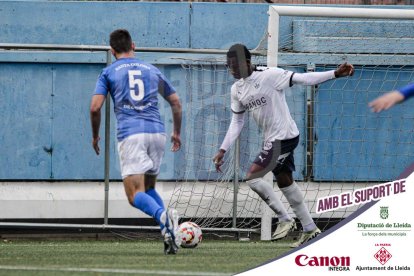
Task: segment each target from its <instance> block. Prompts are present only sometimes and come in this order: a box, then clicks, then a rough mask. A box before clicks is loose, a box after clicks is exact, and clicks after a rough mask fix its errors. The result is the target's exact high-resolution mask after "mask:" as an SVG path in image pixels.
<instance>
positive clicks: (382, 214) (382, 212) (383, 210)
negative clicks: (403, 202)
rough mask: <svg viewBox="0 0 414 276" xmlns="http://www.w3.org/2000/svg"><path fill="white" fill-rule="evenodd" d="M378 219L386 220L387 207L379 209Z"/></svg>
mask: <svg viewBox="0 0 414 276" xmlns="http://www.w3.org/2000/svg"><path fill="white" fill-rule="evenodd" d="M380 208H381V209H380V217H381V218H382V219H387V218H388V206H387V207H380Z"/></svg>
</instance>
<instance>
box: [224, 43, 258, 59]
mask: <svg viewBox="0 0 414 276" xmlns="http://www.w3.org/2000/svg"><path fill="white" fill-rule="evenodd" d="M242 54H244V56H245V57H246V59H248V60H250V59H251V58H252V54H251V53H250V51H249V50H248V49H247V48H246V46H244V45H243V44H234V45H233V46H231V47H230V49H229V50H228V51H227V58H232V57H238V56H240V55H242Z"/></svg>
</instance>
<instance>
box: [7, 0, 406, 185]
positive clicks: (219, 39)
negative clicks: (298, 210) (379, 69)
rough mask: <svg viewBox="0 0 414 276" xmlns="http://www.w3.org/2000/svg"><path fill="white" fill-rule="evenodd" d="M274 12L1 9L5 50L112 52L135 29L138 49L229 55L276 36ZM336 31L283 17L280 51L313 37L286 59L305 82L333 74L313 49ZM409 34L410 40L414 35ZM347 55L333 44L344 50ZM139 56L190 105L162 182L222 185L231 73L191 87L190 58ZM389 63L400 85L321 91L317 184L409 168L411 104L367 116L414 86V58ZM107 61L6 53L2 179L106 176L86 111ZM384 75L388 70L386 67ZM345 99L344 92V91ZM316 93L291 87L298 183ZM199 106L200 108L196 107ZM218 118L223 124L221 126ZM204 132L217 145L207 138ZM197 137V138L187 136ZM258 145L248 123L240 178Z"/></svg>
mask: <svg viewBox="0 0 414 276" xmlns="http://www.w3.org/2000/svg"><path fill="white" fill-rule="evenodd" d="M267 10H268V5H266V4H256V5H255V4H248V5H243V4H214V3H192V4H191V5H190V4H189V3H154V2H152V3H143V2H41V1H27V2H25V1H16V2H14V1H1V2H0V26H1V28H0V42H1V43H30V44H36V43H38V44H78V45H80V44H86V45H107V44H108V34H109V33H110V32H111V31H112V30H113V29H116V28H127V29H129V30H130V31H131V34H132V36H133V38H134V40H135V41H136V43H137V46H138V47H168V48H213V49H227V48H228V47H229V46H230V45H232V44H234V43H236V42H242V43H244V44H246V45H247V46H248V47H249V48H254V47H255V46H256V45H257V44H258V43H259V42H260V40H261V39H262V38H263V35H264V33H265V30H266V28H267V20H268V18H267ZM341 24H354V25H355V26H359V25H360V24H359V23H349V22H347V23H341ZM404 24H406V25H408V28H413V26H414V24H412V22H406V23H404ZM385 25H386V24H385V22H382V23H381V22H377V23H375V24H374V27H373V28H374V30H375V32H376V33H378V34H379V35H380V34H381V31H384V30H385V31H389V30H388V29H387V27H384V26H385ZM292 26H295V27H294V28H292ZM315 26H317V27H315ZM356 28H357V27H356ZM357 29H358V32H357V35H358V36H359V37H361V38H363V37H364V36H366V35H367V33H371V32H372V29H367V30H364V28H362V27H361V28H357ZM329 32H330V29H329V28H327V27H326V23H324V22H320V21H312V19H306V20H301V19H299V20H297V19H295V20H293V19H292V18H290V17H287V18H284V19H283V20H282V22H281V41H282V43H283V41H285V40H286V39H287V38H288V37H290V36H291V35H292V34H294V35H295V36H296V37H306V39H307V41H308V42H309V43H301V41H302V40H300V41H298V42H297V43H295V45H294V46H295V47H296V48H294V49H293V48H292V50H295V51H301V52H303V53H305V55H303V56H301V57H299V58H298V56H297V55H293V54H292V55H291V54H284V55H282V56H281V57H280V61H281V62H282V63H286V64H289V63H293V64H298V65H300V66H297V67H295V68H293V67H292V68H288V69H290V70H294V71H299V72H304V70H305V68H306V64H308V63H315V64H316V67H317V69H318V70H325V69H327V68H325V67H321V66H320V65H318V64H319V63H320V61H321V57H320V56H318V55H315V54H312V52H314V50H315V49H325V50H326V51H329V50H331V49H330V48H329V47H331V46H332V45H336V44H334V43H336V42H337V41H338V38H335V37H334V38H331V39H330V40H328V41H326V42H325V43H323V42H321V41H319V40H318V39H316V40H315V39H314V37H315V36H317V35H318V34H322V35H325V36H328V37H329ZM375 32H374V33H375ZM403 35H404V36H405V37H408V38H409V39H412V32H407V33H404V34H403ZM344 36H347V35H346V34H344ZM396 41H397V40H396ZM409 45H411V44H409ZM346 46H347V45H339V46H338V45H336V46H335V47H336V48H335V49H338V47H346ZM292 47H293V46H292ZM404 47H405V48H404ZM404 47H402V46H401V45H400V46H398V47H397V46H396V47H395V48H393V49H389V51H395V49H397V51H399V52H400V53H407V52H408V53H413V52H414V49H412V48H413V47H412V46H411V47H408V48H407V47H406V46H404ZM353 49H356V50H361V48H353ZM363 49H364V48H363V47H362V50H363ZM348 50H349V49H348ZM356 50H355V51H356ZM137 56H138V57H141V58H142V59H144V60H146V61H148V62H151V63H154V64H155V65H157V66H158V67H159V68H160V69H161V70H162V71H163V72H164V73H165V75H166V76H167V77H168V78H169V79H171V80H172V82H173V84H174V86H175V87H176V88H177V90H178V93H179V96H180V97H181V99H182V102H183V107H184V110H183V112H184V120H183V133H182V136H183V137H182V139H183V141H185V142H186V143H184V144H183V150H182V151H181V152H179V153H178V154H172V153H171V152H169V151H168V149H167V151H166V156H165V159H164V162H163V164H162V167H161V173H160V179H163V180H175V179H215V178H217V177H218V176H219V175H217V174H216V173H215V172H214V171H213V167H212V162H211V158H212V156H213V155H214V153H215V152H216V150H217V148H218V146H219V144H220V143H221V141H222V139H223V137H224V135H225V132H226V129H227V126H228V124H229V119H230V116H231V112H230V109H229V101H230V98H229V86H230V85H231V83H232V80H231V79H229V75H228V74H227V73H226V72H225V71H223V70H222V69H224V68H223V67H220V66H219V67H218V69H220V71H219V72H217V73H216V74H214V75H212V74H211V73H209V72H210V71H205V72H204V73H200V75H199V76H196V77H197V78H198V79H203V80H204V81H205V82H208V81H210V80H215V81H217V80H219V81H220V82H225V84H223V85H220V86H208V85H207V86H204V87H190V86H189V83H188V81H187V80H186V77H188V76H187V75H186V71H185V70H183V69H182V67H181V65H180V63H181V62H182V61H181V60H177V59H174V58H176V57H181V58H182V57H186V55H183V54H174V53H164V54H161V53H137ZM188 56H190V55H187V57H188ZM192 57H193V56H192ZM215 57H217V56H215ZM219 57H221V56H219ZM329 59H330V60H329ZM390 60H391V59H390ZM323 61H324V63H328V64H332V65H335V64H337V63H339V62H340V61H341V57H338V58H336V59H335V58H332V57H329V58H328V57H327V59H324V60H323ZM351 61H352V60H351ZM392 61H393V62H396V63H397V64H396V65H404V66H405V67H404V69H403V70H399V71H401V72H399V73H396V74H398V76H391V77H392V78H394V81H393V82H392V84H391V85H388V86H387V85H380V80H382V79H383V78H384V77H385V78H389V77H390V76H378V86H377V87H375V86H373V87H368V88H367V87H363V85H367V84H364V83H363V82H358V83H357V82H352V81H349V82H344V83H343V82H340V81H339V82H336V83H335V85H336V87H332V86H331V85H330V84H329V83H328V84H324V85H321V86H320V87H319V90H318V92H317V94H316V101H315V116H314V123H315V127H316V130H315V136H316V140H315V141H316V142H315V158H314V163H313V172H312V175H313V176H314V179H315V180H321V181H325V180H326V181H328V180H329V181H330V180H332V181H357V180H361V181H364V180H378V181H381V180H388V179H390V178H393V177H395V176H397V175H398V174H399V173H400V171H401V170H402V169H403V168H404V167H406V166H407V165H408V164H410V163H411V161H412V159H413V155H414V146H413V144H412V143H411V142H410V141H412V131H411V129H412V126H411V122H412V120H410V119H412V118H413V116H414V113H413V111H412V110H411V109H409V108H408V107H409V105H408V104H406V105H405V107H404V108H405V109H395V110H392V111H389V112H387V113H384V114H385V115H382V116H383V117H381V115H380V116H378V115H376V114H372V113H370V112H369V110H368V108H367V107H366V104H367V102H368V101H369V100H370V99H373V98H374V97H376V96H377V95H379V94H381V93H384V92H386V91H388V89H392V88H395V87H398V86H400V85H405V84H407V83H409V82H411V81H413V76H412V74H411V67H407V66H406V65H414V62H413V60H412V57H410V58H407V57H406V56H403V58H402V60H401V61H400V60H398V57H394V58H393V59H392ZM105 62H106V56H105V53H100V52H87V51H84V52H62V51H0V97H1V99H2V101H1V103H0V115H1V118H2V120H0V129H1V130H0V144H1V145H2V146H1V155H0V179H19V180H38V179H55V180H67V179H77V180H87V179H102V178H103V156H102V155H101V156H99V157H97V156H96V155H95V154H94V152H93V150H92V148H91V130H90V122H89V103H90V98H91V95H92V92H93V89H94V87H95V82H96V78H97V76H98V75H99V73H100V71H101V69H102V68H103V67H104V66H105ZM358 62H360V63H359V64H366V63H369V62H371V61H369V60H367V59H366V58H364V57H363V56H361V57H354V63H355V64H358ZM382 65H384V66H388V65H389V64H388V61H386V58H384V64H382ZM384 68H385V67H384ZM357 69H358V71H357V74H360V75H359V77H360V79H365V78H369V74H370V72H369V71H366V70H363V69H364V68H362V67H360V68H358V67H357ZM347 85H351V86H352V85H354V86H355V85H360V86H361V89H357V90H355V91H354V90H351V87H349V89H348V88H346V86H347ZM344 86H345V89H342V88H343V87H344ZM352 88H353V87H352ZM200 89H201V90H200ZM341 89H342V92H338V91H341ZM307 91H308V90H307V88H304V87H294V88H293V89H291V90H289V91H288V93H287V99H288V103H289V106H290V108H291V112H292V114H293V116H294V118H295V121H296V122H297V124H298V127H299V129H300V131H301V133H302V135H301V142H300V145H299V147H298V149H297V150H296V152H295V159H296V166H297V172H296V174H295V177H296V178H297V179H304V177H305V175H306V173H307V172H306V167H305V160H306V142H305V140H306V124H307V111H306V99H307V97H308V94H307V93H308V92H307ZM350 91H352V92H350ZM361 94H364V96H363V97H361V96H360V95H361ZM194 99H196V101H195V102H196V104H195V105H191V106H189V104H190V102H194ZM332 99H335V100H332ZM190 100H191V101H190ZM355 103H356V104H355ZM160 110H161V114H162V117H163V119H164V121H165V122H166V127H167V133H170V132H171V127H172V119H171V114H170V113H171V112H170V109H169V106H168V105H167V104H166V103H165V102H164V101H161V104H160ZM338 110H342V112H338ZM401 112H403V115H401ZM111 118H112V121H111V133H112V136H111V139H112V140H111V148H110V153H111V171H110V177H111V178H112V179H119V178H120V172H119V165H118V162H119V161H118V157H117V154H116V143H115V122H114V118H115V117H114V116H113V114H112V116H111ZM213 119H214V120H221V121H220V123H218V124H217V123H215V124H213V123H212V120H213ZM190 129H191V130H193V132H190V131H189V130H190ZM186 130H187V131H186ZM207 132H210V133H215V134H216V135H205V133H207ZM189 133H194V135H192V136H191V137H189V136H190V135H189ZM103 136H104V135H103V128H102V129H101V137H103ZM384 137H385V138H384ZM395 141H398V142H397V143H395ZM259 143H260V139H259V133H258V131H257V129H255V127H254V124H250V123H249V128H248V131H245V132H244V133H243V135H242V148H243V149H248V150H246V151H245V154H243V155H242V162H241V166H242V172H244V171H246V169H247V167H248V164H249V161H251V160H252V158H254V155H255V154H256V153H257V149H258V147H259ZM103 146H104V144H103V140H102V141H101V147H103ZM185 152H187V156H184V153H185ZM412 153H413V154H412ZM183 168H185V170H184V169H183ZM241 175H242V176H243V175H244V173H241Z"/></svg>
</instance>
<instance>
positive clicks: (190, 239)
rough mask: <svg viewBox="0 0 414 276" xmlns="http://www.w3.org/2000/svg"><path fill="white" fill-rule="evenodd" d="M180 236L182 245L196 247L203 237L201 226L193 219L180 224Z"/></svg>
mask: <svg viewBox="0 0 414 276" xmlns="http://www.w3.org/2000/svg"><path fill="white" fill-rule="evenodd" d="M178 236H179V238H180V239H181V247H184V248H194V247H196V246H197V245H198V244H199V243H200V242H201V240H202V239H203V233H202V232H201V228H200V226H198V225H197V224H195V223H194V222H191V221H186V222H183V223H181V224H180V226H179V230H178Z"/></svg>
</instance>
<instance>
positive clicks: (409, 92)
mask: <svg viewBox="0 0 414 276" xmlns="http://www.w3.org/2000/svg"><path fill="white" fill-rule="evenodd" d="M413 96H414V83H411V84H409V85H406V86H404V87H402V88H399V89H397V90H393V91H390V92H388V93H386V94H384V95H382V96H380V97H378V98H376V99H374V100H373V101H371V102H370V103H369V104H368V106H369V107H371V110H372V112H377V113H378V112H381V111H383V110H387V109H390V108H391V107H393V106H394V105H396V104H398V103H402V102H404V101H406V100H408V99H409V98H411V97H413Z"/></svg>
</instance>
